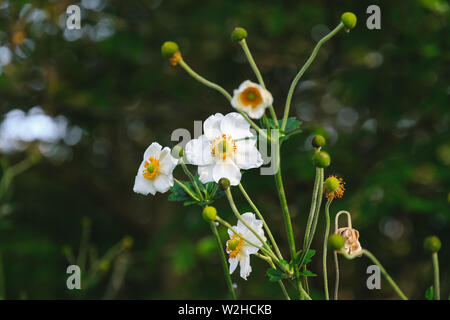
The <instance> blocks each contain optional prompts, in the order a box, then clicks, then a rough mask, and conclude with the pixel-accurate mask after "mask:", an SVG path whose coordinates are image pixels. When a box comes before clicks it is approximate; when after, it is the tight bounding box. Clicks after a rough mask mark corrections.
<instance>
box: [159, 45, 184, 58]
mask: <svg viewBox="0 0 450 320" xmlns="http://www.w3.org/2000/svg"><path fill="white" fill-rule="evenodd" d="M179 51H180V48H179V47H178V44H176V43H175V42H173V41H166V42H164V44H163V45H162V47H161V54H162V55H163V57H164V58H167V59H169V58H172V57H173V55H174V54H175V53H177V52H179Z"/></svg>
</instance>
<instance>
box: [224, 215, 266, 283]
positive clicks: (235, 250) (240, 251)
mask: <svg viewBox="0 0 450 320" xmlns="http://www.w3.org/2000/svg"><path fill="white" fill-rule="evenodd" d="M242 219H243V220H245V222H247V223H248V225H249V226H250V227H251V228H253V230H255V231H256V232H257V233H258V235H259V236H260V237H261V238H262V239H263V240H264V241H265V240H266V237H265V236H264V230H263V222H262V221H261V220H257V219H256V218H255V215H254V214H253V213H251V212H247V213H244V214H243V215H242ZM233 229H234V230H235V231H236V232H237V233H238V235H237V234H235V233H234V232H233V231H232V230H231V229H228V235H229V236H230V240H228V241H227V248H226V251H227V253H228V255H229V258H228V262H229V263H230V274H232V273H233V272H234V270H236V267H237V265H238V263H239V265H240V275H241V277H242V278H243V279H244V280H247V277H248V276H249V274H250V272H252V267H251V266H250V255H251V254H255V253H257V252H258V250H259V249H258V248H256V247H254V246H252V245H250V244H249V243H248V242H246V241H244V240H243V239H242V238H241V237H244V238H245V239H247V240H248V241H250V242H251V243H252V244H255V245H257V246H262V245H263V244H262V243H261V241H260V240H259V239H258V237H256V235H255V234H254V233H253V232H252V231H250V229H248V228H247V227H246V226H245V225H244V223H242V222H241V221H240V220H239V221H238V223H237V225H236V226H234V227H233Z"/></svg>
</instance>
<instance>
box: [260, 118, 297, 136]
mask: <svg viewBox="0 0 450 320" xmlns="http://www.w3.org/2000/svg"><path fill="white" fill-rule="evenodd" d="M268 120H269V125H270V127H271V128H274V129H275V122H274V121H273V120H272V119H268ZM282 123H283V120H282V119H280V120H278V126H279V127H281V125H282ZM301 124H302V122H301V121H300V120H298V119H297V118H295V117H290V118H288V119H287V121H286V127H285V128H284V131H282V132H281V137H280V141H285V140H287V139H289V138H290V137H291V136H293V135H296V134H299V133H301V132H302V130H300V129H299V128H300V125H301ZM262 125H263V126H264V124H262Z"/></svg>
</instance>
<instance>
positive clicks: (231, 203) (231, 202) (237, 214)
mask: <svg viewBox="0 0 450 320" xmlns="http://www.w3.org/2000/svg"><path fill="white" fill-rule="evenodd" d="M225 194H226V195H227V199H228V202H229V203H230V207H231V210H232V211H233V213H234V215H235V216H236V218H238V220H239V221H241V222H242V223H243V224H244V225H245V227H246V228H247V229H248V230H250V231H251V232H252V233H253V234H254V235H255V236H256V237H257V238H258V240H259V241H260V242H261V243H262V244H263V246H264V247H266V249H267V250H268V251H269V252H271V253H272V254H273V252H272V249H270V247H269V245H268V244H267V243H266V241H265V240H264V239H263V238H262V237H261V236H260V235H259V233H258V232H256V230H255V229H253V228H252V227H251V226H250V225H249V224H248V223H247V221H245V220H244V219H242V216H241V214H240V213H239V211H238V209H237V207H236V204H235V203H234V200H233V196H232V195H231V191H230V188H228V189H227V190H225Z"/></svg>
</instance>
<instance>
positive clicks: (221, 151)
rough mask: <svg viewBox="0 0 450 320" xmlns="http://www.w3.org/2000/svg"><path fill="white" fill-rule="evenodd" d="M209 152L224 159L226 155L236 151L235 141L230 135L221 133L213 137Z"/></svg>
mask: <svg viewBox="0 0 450 320" xmlns="http://www.w3.org/2000/svg"><path fill="white" fill-rule="evenodd" d="M211 152H212V154H213V156H215V157H219V158H221V159H222V160H226V158H227V157H231V156H232V155H233V153H234V152H236V143H235V142H234V140H233V139H232V138H231V137H230V136H227V135H226V134H223V135H222V136H220V137H218V138H216V139H214V141H213V143H212V150H211Z"/></svg>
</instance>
